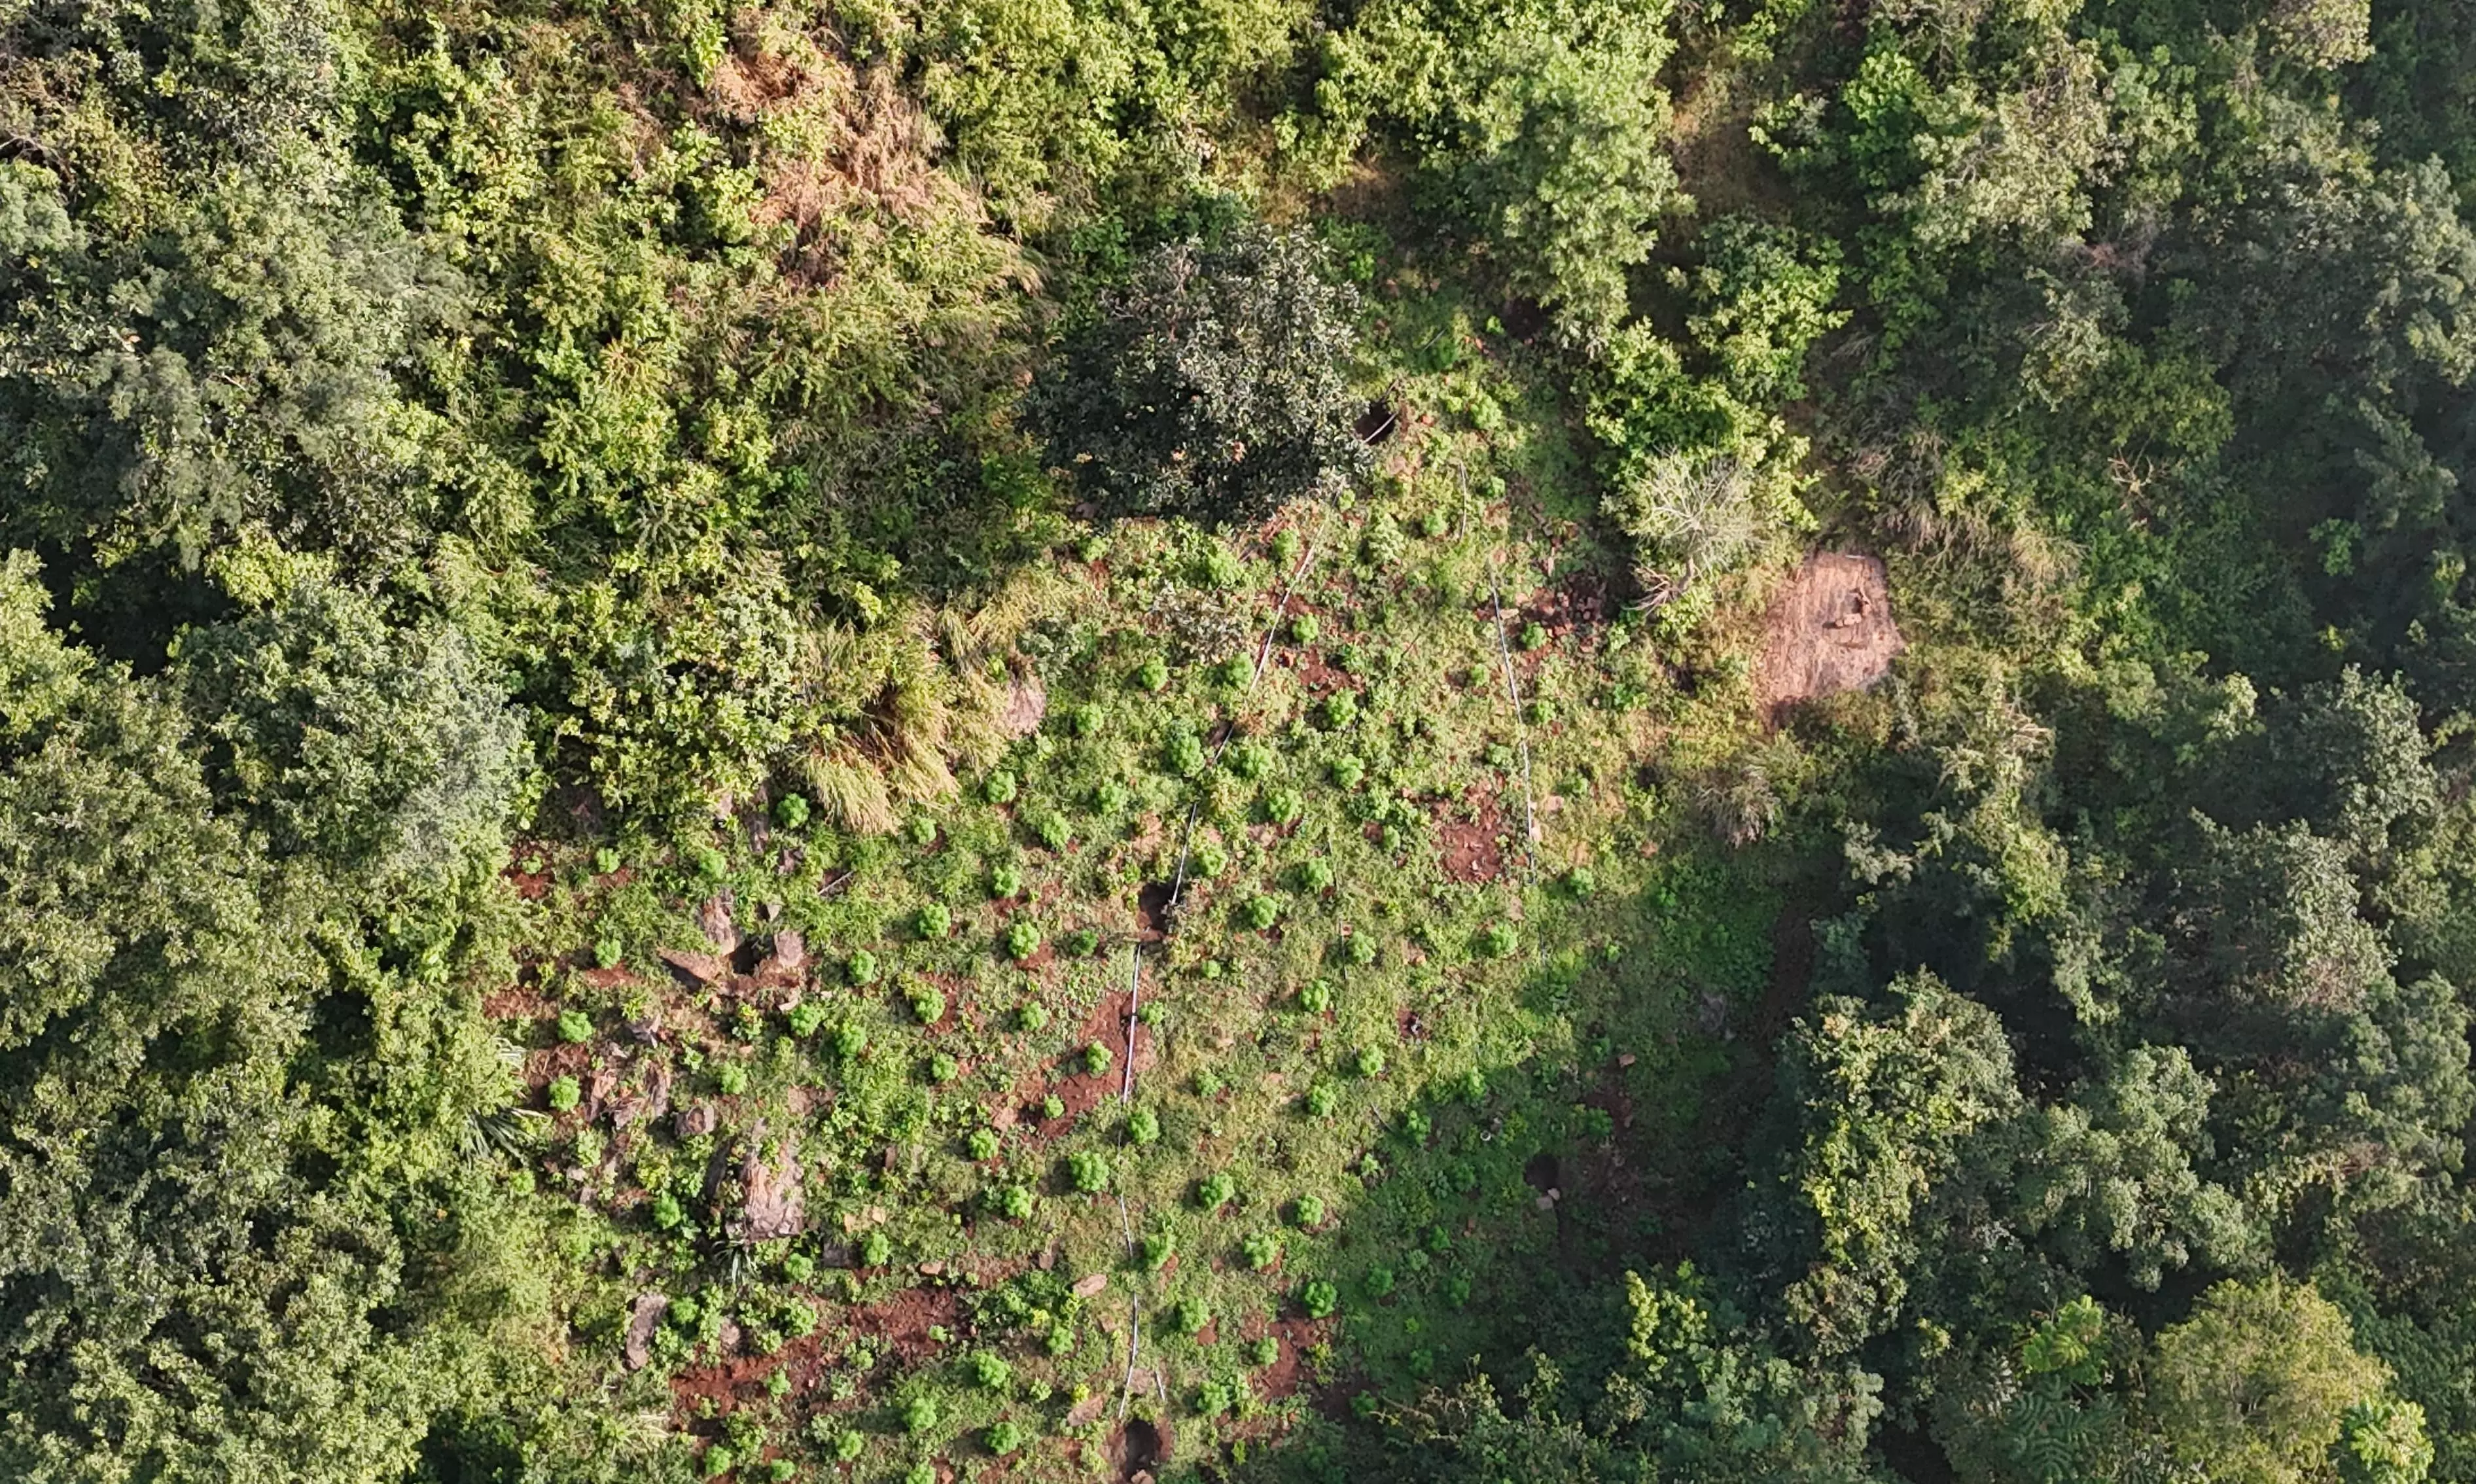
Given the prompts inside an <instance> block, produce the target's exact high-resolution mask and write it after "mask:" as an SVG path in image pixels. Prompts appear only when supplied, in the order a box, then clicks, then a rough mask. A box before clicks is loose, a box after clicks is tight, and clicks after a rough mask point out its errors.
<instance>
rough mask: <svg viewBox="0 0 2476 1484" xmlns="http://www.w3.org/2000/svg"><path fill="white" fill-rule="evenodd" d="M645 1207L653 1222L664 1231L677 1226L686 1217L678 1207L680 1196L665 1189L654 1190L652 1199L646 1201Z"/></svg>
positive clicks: (685, 1213)
mask: <svg viewBox="0 0 2476 1484" xmlns="http://www.w3.org/2000/svg"><path fill="white" fill-rule="evenodd" d="M645 1209H646V1212H647V1214H648V1215H650V1216H652V1217H653V1219H654V1224H655V1225H656V1226H657V1227H659V1228H660V1229H662V1230H664V1231H668V1230H670V1229H671V1228H672V1227H674V1226H677V1225H678V1224H680V1223H681V1222H683V1221H686V1220H687V1217H688V1214H687V1212H685V1211H683V1210H681V1208H680V1198H679V1197H677V1196H674V1195H672V1194H671V1193H670V1192H669V1191H666V1190H657V1191H656V1192H654V1199H653V1200H651V1201H650V1202H648V1203H647V1205H646V1208H645Z"/></svg>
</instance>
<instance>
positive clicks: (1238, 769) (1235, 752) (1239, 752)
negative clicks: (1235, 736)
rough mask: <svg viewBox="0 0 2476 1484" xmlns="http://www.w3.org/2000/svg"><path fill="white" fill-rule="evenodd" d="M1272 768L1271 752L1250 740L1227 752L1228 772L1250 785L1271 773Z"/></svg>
mask: <svg viewBox="0 0 2476 1484" xmlns="http://www.w3.org/2000/svg"><path fill="white" fill-rule="evenodd" d="M1272 766H1273V754H1272V750H1271V749H1270V748H1267V747H1266V746H1264V744H1263V743H1261V742H1257V741H1254V740H1253V739H1251V738H1250V739H1249V740H1248V741H1245V742H1241V743H1239V744H1238V745H1237V746H1236V747H1233V748H1231V749H1230V750H1229V771H1230V772H1232V773H1234V774H1236V775H1238V777H1240V778H1242V779H1246V780H1247V781H1248V782H1250V783H1251V782H1253V781H1255V780H1256V779H1260V778H1262V777H1263V776H1264V775H1265V774H1266V773H1267V772H1269V771H1271V769H1272Z"/></svg>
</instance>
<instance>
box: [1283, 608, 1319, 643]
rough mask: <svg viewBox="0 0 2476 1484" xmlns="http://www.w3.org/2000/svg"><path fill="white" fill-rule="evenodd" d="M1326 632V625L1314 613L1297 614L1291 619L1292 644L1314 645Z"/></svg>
mask: <svg viewBox="0 0 2476 1484" xmlns="http://www.w3.org/2000/svg"><path fill="white" fill-rule="evenodd" d="M1323 632H1324V624H1323V622H1322V621H1321V620H1319V619H1318V618H1317V617H1316V616H1315V615H1314V614H1313V613H1296V614H1292V615H1291V617H1290V642H1291V643H1292V644H1313V643H1314V642H1315V641H1316V638H1317V636H1318V635H1320V634H1322V633H1323Z"/></svg>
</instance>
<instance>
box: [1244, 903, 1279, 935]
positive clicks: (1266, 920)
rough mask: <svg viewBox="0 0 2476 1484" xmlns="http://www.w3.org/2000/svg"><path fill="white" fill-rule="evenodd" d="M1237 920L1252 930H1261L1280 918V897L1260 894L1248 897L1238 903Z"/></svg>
mask: <svg viewBox="0 0 2476 1484" xmlns="http://www.w3.org/2000/svg"><path fill="white" fill-rule="evenodd" d="M1238 920H1239V921H1240V922H1242V923H1244V924H1246V925H1247V927H1248V928H1251V929H1253V930H1254V931H1256V932H1262V931H1263V930H1264V929H1265V928H1270V927H1272V926H1273V925H1274V924H1275V923H1277V922H1279V921H1280V920H1281V902H1280V899H1279V898H1277V897H1268V896H1264V895H1261V894H1258V895H1256V896H1252V897H1250V898H1248V899H1247V900H1246V902H1245V903H1241V904H1240V906H1239V908H1238Z"/></svg>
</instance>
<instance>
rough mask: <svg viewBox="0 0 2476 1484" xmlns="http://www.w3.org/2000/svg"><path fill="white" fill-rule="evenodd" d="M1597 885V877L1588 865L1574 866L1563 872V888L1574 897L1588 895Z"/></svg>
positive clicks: (1595, 889)
mask: <svg viewBox="0 0 2476 1484" xmlns="http://www.w3.org/2000/svg"><path fill="white" fill-rule="evenodd" d="M1598 887H1599V878H1598V877H1597V876H1596V875H1595V874H1593V872H1592V870H1591V868H1590V867H1588V866H1575V867H1574V868H1573V869H1572V870H1571V871H1568V872H1566V873H1565V890H1566V891H1567V892H1568V893H1570V894H1571V895H1572V896H1574V897H1576V898H1581V897H1588V896H1589V895H1590V894H1591V893H1593V892H1595V891H1597V890H1598Z"/></svg>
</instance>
